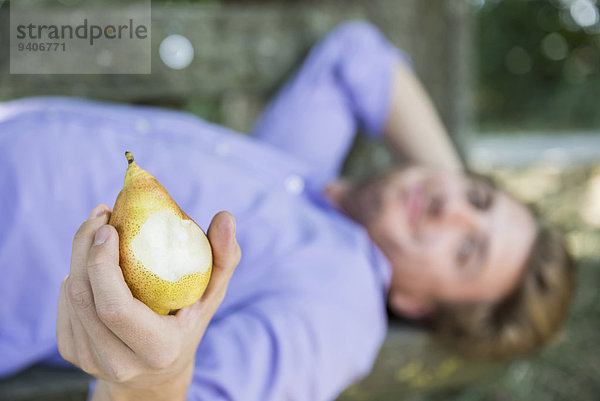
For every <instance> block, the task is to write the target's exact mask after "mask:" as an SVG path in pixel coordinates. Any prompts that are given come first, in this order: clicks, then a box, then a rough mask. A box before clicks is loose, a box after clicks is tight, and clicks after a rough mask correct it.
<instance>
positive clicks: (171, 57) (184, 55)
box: [158, 35, 194, 70]
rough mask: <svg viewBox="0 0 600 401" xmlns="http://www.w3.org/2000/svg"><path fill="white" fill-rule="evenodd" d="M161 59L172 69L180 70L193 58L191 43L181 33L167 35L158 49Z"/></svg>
mask: <svg viewBox="0 0 600 401" xmlns="http://www.w3.org/2000/svg"><path fill="white" fill-rule="evenodd" d="M158 53H159V55H160V58H161V60H162V61H163V63H165V64H166V65H167V66H168V67H170V68H172V69H174V70H181V69H184V68H185V67H187V66H188V65H190V63H191V62H192V60H193V59H194V47H193V46H192V43H191V42H190V41H189V40H188V39H187V38H186V37H185V36H182V35H170V36H167V37H166V38H165V39H164V40H163V41H162V42H161V44H160V47H159V49H158Z"/></svg>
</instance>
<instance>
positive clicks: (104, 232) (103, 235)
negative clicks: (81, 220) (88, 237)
mask: <svg viewBox="0 0 600 401" xmlns="http://www.w3.org/2000/svg"><path fill="white" fill-rule="evenodd" d="M107 238H108V227H107V226H102V227H100V228H99V229H98V231H96V235H94V245H102V244H104V243H105V242H106V239H107Z"/></svg>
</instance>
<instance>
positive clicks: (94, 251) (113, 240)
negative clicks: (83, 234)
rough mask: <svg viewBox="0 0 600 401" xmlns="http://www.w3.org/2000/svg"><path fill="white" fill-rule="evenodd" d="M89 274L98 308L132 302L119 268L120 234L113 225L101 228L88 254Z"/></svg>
mask: <svg viewBox="0 0 600 401" xmlns="http://www.w3.org/2000/svg"><path fill="white" fill-rule="evenodd" d="M87 272H88V276H89V279H90V285H91V287H92V292H93V294H94V301H95V303H96V306H98V305H102V304H109V303H111V302H113V303H114V302H115V301H118V302H121V304H124V303H126V302H131V301H132V299H131V298H132V295H131V291H130V290H129V287H127V284H126V283H125V280H124V279H123V273H122V271H121V268H120V267H119V234H118V233H117V230H116V229H115V228H114V227H113V226H111V225H108V224H106V225H103V226H102V227H100V228H99V229H98V230H97V231H96V233H95V235H94V240H93V242H92V246H91V248H90V250H89V252H88V259H87Z"/></svg>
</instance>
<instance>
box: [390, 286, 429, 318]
mask: <svg viewBox="0 0 600 401" xmlns="http://www.w3.org/2000/svg"><path fill="white" fill-rule="evenodd" d="M388 302H389V306H390V309H391V310H392V311H393V312H394V313H396V314H398V315H401V316H404V317H407V318H409V319H415V320H419V319H425V318H428V317H430V316H431V315H433V313H434V311H435V306H434V304H433V302H432V301H429V300H426V299H423V298H419V297H416V296H414V295H411V294H408V293H406V292H404V291H393V292H392V293H390V296H389V299H388Z"/></svg>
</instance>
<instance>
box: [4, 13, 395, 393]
mask: <svg viewBox="0 0 600 401" xmlns="http://www.w3.org/2000/svg"><path fill="white" fill-rule="evenodd" d="M402 57H403V56H402V55H401V53H400V52H398V50H396V49H395V48H394V47H392V46H391V45H390V44H389V43H388V42H387V41H386V40H385V39H384V38H383V37H382V36H381V34H380V33H379V32H378V31H377V30H376V29H375V28H373V27H372V26H370V25H368V24H366V23H361V22H352V23H346V24H344V25H342V26H341V27H339V28H338V29H336V30H335V31H333V32H332V33H331V34H330V35H328V37H327V38H325V39H324V40H323V41H321V42H320V43H319V44H318V45H317V46H316V47H315V49H313V51H312V52H311V53H310V55H309V58H308V59H307V61H306V62H305V63H304V65H303V66H302V68H301V69H300V70H299V72H298V73H297V74H296V76H295V77H294V79H293V80H292V81H290V82H289V83H288V84H287V85H286V86H285V87H284V89H283V90H282V91H281V93H280V94H279V95H278V96H277V98H276V99H275V100H274V101H273V102H272V104H271V105H270V106H269V107H268V108H267V110H266V111H265V113H264V114H263V116H261V118H260V119H259V121H258V123H257V126H256V128H255V130H254V132H253V135H252V136H251V137H250V136H243V135H240V134H238V133H235V132H232V131H229V130H228V129H226V128H223V127H220V126H217V125H214V124H211V123H208V122H205V121H203V120H201V119H199V118H197V117H194V116H191V115H189V114H185V113H181V112H174V111H167V110H162V109H156V108H148V107H134V106H127V105H113V104H105V103H98V102H91V101H84V100H79V99H65V98H33V99H24V100H17V101H13V102H8V103H4V104H1V105H0V188H2V191H1V193H0V210H2V211H3V219H2V222H1V223H0V269H1V275H2V280H1V281H0V356H1V357H0V377H2V376H6V375H9V374H11V373H14V372H16V371H18V370H20V369H22V368H24V367H26V366H28V365H30V364H33V363H37V362H44V363H47V364H52V365H66V364H67V363H66V362H65V361H63V360H62V359H61V358H60V356H59V355H58V352H57V348H56V338H55V324H56V323H55V322H56V307H57V297H58V290H59V287H60V283H61V281H62V279H63V278H64V277H65V276H66V275H67V274H68V272H69V263H70V254H71V244H72V238H73V235H74V233H75V231H76V230H77V228H78V227H79V225H80V224H81V223H82V222H83V221H84V220H86V218H87V216H88V214H89V212H90V210H91V209H92V208H93V206H94V205H96V204H98V203H106V204H108V205H109V206H112V205H113V204H114V200H115V199H116V196H117V194H118V192H119V191H120V189H121V187H122V185H123V177H124V173H125V169H126V167H127V163H126V161H125V159H124V156H123V152H124V150H126V149H129V150H131V151H132V152H133V154H134V156H135V158H136V161H137V162H138V163H139V165H140V166H141V167H142V168H144V169H146V170H147V171H149V172H150V173H151V174H153V175H154V176H155V177H156V178H157V179H158V180H159V181H160V182H161V183H162V184H163V186H164V187H165V188H166V189H167V191H168V192H169V193H170V195H171V196H172V197H173V199H174V200H175V201H176V202H177V203H178V204H179V206H180V207H181V208H182V209H183V210H185V211H186V213H187V214H188V215H189V216H190V217H192V218H193V219H194V220H195V221H196V222H197V223H198V224H199V225H200V226H201V227H203V228H204V229H206V228H207V227H208V225H209V223H210V220H211V219H212V217H213V216H214V215H215V214H216V213H217V212H218V211H220V210H228V211H230V212H231V213H232V214H233V215H234V216H235V218H236V220H237V236H238V241H239V243H240V246H241V248H242V253H243V256H242V260H241V262H240V265H239V266H238V268H237V270H236V272H235V274H234V275H233V277H232V279H231V282H230V285H229V288H228V291H227V295H226V297H225V299H224V301H223V303H222V305H221V306H220V307H219V309H218V311H217V313H216V314H215V316H214V318H213V320H212V321H211V323H210V325H209V327H208V329H207V331H206V333H205V335H204V338H203V339H202V341H201V343H200V345H199V348H198V352H197V354H196V367H195V371H194V377H193V382H192V384H191V386H190V389H189V392H188V399H190V400H221V399H224V400H229V399H232V400H244V401H252V400H260V401H263V400H327V399H333V398H335V397H336V396H337V395H338V394H339V392H341V391H342V390H343V389H344V388H345V387H347V386H348V385H349V384H351V383H352V382H353V381H356V380H357V379H359V378H361V377H362V376H364V375H365V374H367V373H368V372H369V370H370V368H371V366H372V363H373V362H374V359H375V357H376V355H377V351H378V349H379V347H380V345H381V343H382V341H383V339H384V336H385V332H386V314H385V295H386V292H387V287H388V285H389V277H390V266H389V264H388V262H387V261H386V260H385V258H384V257H383V255H382V254H381V252H380V251H379V250H378V248H376V247H375V246H374V245H373V243H372V242H371V241H370V240H369V237H368V235H367V233H366V230H365V229H364V228H363V227H362V226H360V225H358V224H356V223H354V222H353V221H352V220H350V219H349V218H347V217H346V216H345V215H343V214H342V213H340V212H339V211H337V210H336V209H335V208H333V207H332V206H331V205H330V204H328V202H327V201H326V200H325V198H324V197H323V196H322V194H321V192H322V188H323V185H324V184H326V183H327V182H329V181H331V180H332V179H334V178H335V177H336V176H337V175H338V173H339V169H340V166H341V163H342V161H343V159H344V157H345V155H346V152H347V150H348V149H349V147H350V145H351V143H352V141H353V139H354V135H355V132H356V130H357V128H359V127H361V128H363V129H364V130H365V131H366V132H368V133H369V134H371V135H372V136H373V137H377V136H378V135H380V134H381V131H382V126H383V124H384V121H385V118H386V115H387V107H388V103H389V98H390V88H391V73H392V68H393V66H394V63H396V62H397V61H398V60H399V59H401V58H402Z"/></svg>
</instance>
